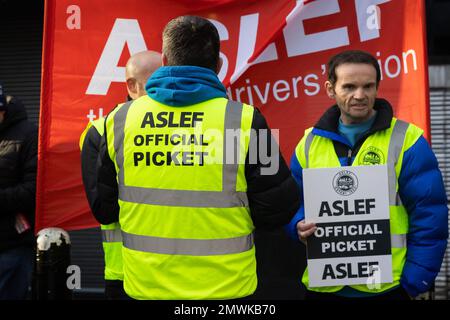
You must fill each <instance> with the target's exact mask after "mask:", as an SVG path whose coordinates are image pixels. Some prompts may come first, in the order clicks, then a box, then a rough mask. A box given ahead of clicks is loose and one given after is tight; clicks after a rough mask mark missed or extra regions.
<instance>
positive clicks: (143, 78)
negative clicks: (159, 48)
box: [125, 51, 161, 99]
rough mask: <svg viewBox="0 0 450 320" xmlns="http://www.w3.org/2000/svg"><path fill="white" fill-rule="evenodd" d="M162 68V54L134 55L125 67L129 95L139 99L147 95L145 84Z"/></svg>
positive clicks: (147, 52)
mask: <svg viewBox="0 0 450 320" xmlns="http://www.w3.org/2000/svg"><path fill="white" fill-rule="evenodd" d="M160 66H161V54H160V53H158V52H156V51H142V52H138V53H136V54H133V55H132V56H131V57H130V59H128V62H127V65H126V67H125V77H126V81H127V90H128V94H129V95H130V97H131V98H132V99H137V98H139V97H141V96H143V95H145V94H146V92H145V84H146V83H147V79H148V78H149V77H150V76H151V75H152V73H153V72H154V71H155V70H156V69H158V68H159V67H160Z"/></svg>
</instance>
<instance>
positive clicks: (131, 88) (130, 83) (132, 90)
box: [127, 78, 138, 97]
mask: <svg viewBox="0 0 450 320" xmlns="http://www.w3.org/2000/svg"><path fill="white" fill-rule="evenodd" d="M127 90H128V94H129V95H130V97H132V96H133V95H134V94H136V93H137V92H138V87H137V81H136V79H134V78H128V79H127Z"/></svg>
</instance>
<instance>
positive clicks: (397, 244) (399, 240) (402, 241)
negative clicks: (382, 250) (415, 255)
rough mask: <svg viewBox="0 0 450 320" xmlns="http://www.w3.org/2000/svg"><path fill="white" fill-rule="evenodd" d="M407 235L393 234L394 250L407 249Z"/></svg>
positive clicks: (392, 245) (392, 243)
mask: <svg viewBox="0 0 450 320" xmlns="http://www.w3.org/2000/svg"><path fill="white" fill-rule="evenodd" d="M406 239H407V238H406V234H391V247H392V248H406Z"/></svg>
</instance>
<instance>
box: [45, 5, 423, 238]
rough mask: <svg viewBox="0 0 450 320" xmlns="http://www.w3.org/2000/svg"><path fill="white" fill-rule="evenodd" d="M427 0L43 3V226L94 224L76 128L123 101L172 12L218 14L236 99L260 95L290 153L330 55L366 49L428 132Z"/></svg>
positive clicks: (319, 92) (403, 111) (398, 102)
mask: <svg viewBox="0 0 450 320" xmlns="http://www.w3.org/2000/svg"><path fill="white" fill-rule="evenodd" d="M424 11H425V9H424V1H422V0H403V1H400V0H315V1H314V0H313V1H302V0H299V1H294V0H247V1H243V0H196V1H189V0H166V1H162V0H158V1H156V0H154V1H150V0H149V1H137V0H127V1H120V0H101V1H100V0H70V1H69V0H58V1H56V0H47V1H46V4H45V25H44V50H43V74H42V92H41V117H40V132H39V166H38V181H37V198H36V201H37V209H36V210H37V212H36V231H38V230H40V229H42V228H45V227H60V228H64V229H66V230H73V229H82V228H88V227H94V226H97V225H98V224H97V223H96V221H95V220H94V219H93V217H92V215H91V213H90V211H89V208H88V205H87V200H86V197H85V195H84V191H83V186H82V182H81V173H80V152H79V147H78V139H79V136H80V134H81V132H82V131H83V129H84V128H85V127H86V125H87V123H88V121H89V119H96V118H97V117H99V116H102V115H106V114H107V113H108V112H109V111H110V110H111V109H112V108H113V107H114V106H115V105H116V104H117V103H120V102H123V101H124V100H125V98H126V95H127V92H126V87H125V68H124V67H125V63H126V61H127V59H128V58H129V57H130V55H131V54H134V53H136V52H139V51H143V50H146V49H148V50H156V51H159V52H160V51H161V33H162V30H163V28H164V26H165V25H166V23H167V22H168V21H169V20H170V19H172V18H175V17H177V16H180V15H186V14H190V15H198V16H203V17H206V18H208V19H210V20H211V21H212V22H213V23H214V24H215V25H216V27H217V29H218V31H219V35H220V38H221V57H222V59H223V60H224V65H223V67H222V69H221V71H220V73H219V78H220V79H221V80H222V81H223V83H224V84H225V86H226V87H227V89H228V94H229V96H230V97H231V98H232V99H233V100H240V101H244V102H247V103H250V104H252V105H254V106H256V107H258V108H259V109H260V110H261V111H262V112H263V114H264V115H265V116H266V118H267V120H268V122H269V125H270V126H271V127H272V128H277V129H279V130H280V137H279V139H280V145H281V148H282V152H283V154H284V157H285V159H286V160H287V161H289V159H290V157H291V155H292V153H293V150H294V147H295V145H296V144H297V143H298V141H299V139H300V138H301V136H302V135H303V131H304V130H305V129H306V128H307V127H310V126H312V125H313V124H314V123H315V122H316V121H317V120H318V118H319V117H320V115H321V114H322V113H323V112H324V110H325V109H327V108H328V107H329V106H331V105H332V104H333V101H331V100H330V99H328V98H327V97H326V95H325V90H324V87H323V83H324V82H325V80H326V63H327V61H328V59H329V58H330V57H331V56H332V55H334V54H336V53H338V52H339V51H342V50H347V49H362V50H365V51H368V52H371V53H372V54H373V55H374V56H376V57H377V59H378V60H379V63H380V66H381V70H382V82H381V86H380V90H379V96H380V97H384V98H386V99H388V100H389V101H390V102H391V103H392V105H393V106H394V109H395V115H396V116H397V117H399V118H402V119H404V120H406V121H410V122H412V123H415V124H417V125H418V126H420V127H422V128H423V129H425V131H426V133H427V136H428V134H429V115H428V113H429V111H428V110H429V108H428V78H427V77H428V76H427V63H426V49H425V42H426V41H425V19H424Z"/></svg>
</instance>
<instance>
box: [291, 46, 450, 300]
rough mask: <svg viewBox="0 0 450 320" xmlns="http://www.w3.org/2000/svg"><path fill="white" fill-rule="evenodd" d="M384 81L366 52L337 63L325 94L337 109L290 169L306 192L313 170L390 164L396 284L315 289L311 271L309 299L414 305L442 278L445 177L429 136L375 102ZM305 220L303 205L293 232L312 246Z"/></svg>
mask: <svg viewBox="0 0 450 320" xmlns="http://www.w3.org/2000/svg"><path fill="white" fill-rule="evenodd" d="M380 79H381V71H380V67H379V65H378V62H377V60H376V59H375V58H374V57H373V56H371V55H370V54H368V53H366V52H363V51H345V52H342V53H339V54H337V55H336V56H334V57H332V58H331V59H330V61H329V63H328V81H326V83H325V88H326V91H327V94H328V96H329V97H330V98H331V99H334V100H335V101H336V104H335V105H334V106H332V107H331V108H330V109H328V110H327V111H326V112H325V114H324V115H323V116H322V117H321V118H320V120H319V121H318V122H317V123H316V125H315V126H314V127H313V128H309V129H307V130H306V131H305V135H304V136H303V138H302V139H301V141H300V143H299V144H298V146H297V148H296V150H295V153H294V155H293V157H292V161H291V170H292V172H293V175H294V177H295V179H296V180H297V183H298V184H299V186H300V187H301V189H302V190H303V188H307V187H308V186H304V185H303V178H302V170H303V169H306V168H327V167H340V166H362V165H385V164H386V165H387V168H388V186H386V188H387V189H388V190H389V216H390V234H391V253H392V278H393V282H392V283H381V284H378V285H377V286H370V285H365V284H364V285H351V286H328V287H311V286H309V281H308V270H305V272H304V274H303V278H302V282H303V284H304V285H305V286H306V288H307V292H306V296H305V298H306V299H332V300H342V299H344V300H345V299H349V298H366V299H367V298H369V299H409V297H415V296H417V295H418V294H420V293H423V292H425V291H427V290H429V289H430V288H431V287H432V285H433V283H434V279H435V277H436V275H437V274H438V272H439V269H440V266H441V263H442V260H443V256H444V253H445V248H446V245H447V237H448V229H447V213H448V210H447V197H446V194H445V189H444V184H443V181H442V175H441V173H440V171H439V168H438V163H437V160H436V157H435V155H434V154H433V152H432V150H431V148H430V146H429V145H428V143H427V141H426V140H425V138H424V137H423V135H422V133H423V131H422V130H421V129H419V128H418V127H416V126H415V125H413V124H409V123H407V122H404V121H402V120H399V119H396V118H395V117H393V110H392V107H391V105H390V104H389V102H388V101H386V100H384V99H377V98H376V97H377V90H378V86H379V82H380ZM374 187H375V188H379V187H381V186H374ZM304 217H305V212H304V205H303V203H302V205H301V206H300V209H299V210H298V212H297V214H296V215H295V217H294V218H293V219H292V220H291V222H290V223H289V225H288V226H287V228H288V230H289V232H290V234H291V236H292V237H293V238H296V239H300V240H303V241H306V239H307V238H308V237H310V236H311V235H312V234H313V233H314V232H315V231H316V229H317V226H316V225H315V224H314V223H305V221H304Z"/></svg>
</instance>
